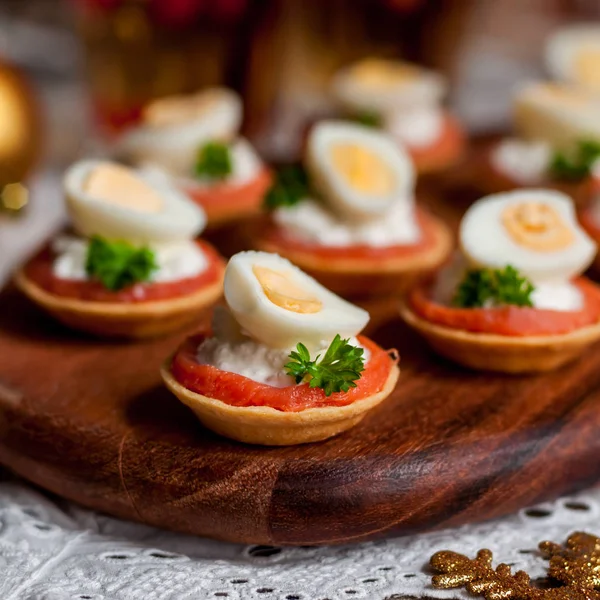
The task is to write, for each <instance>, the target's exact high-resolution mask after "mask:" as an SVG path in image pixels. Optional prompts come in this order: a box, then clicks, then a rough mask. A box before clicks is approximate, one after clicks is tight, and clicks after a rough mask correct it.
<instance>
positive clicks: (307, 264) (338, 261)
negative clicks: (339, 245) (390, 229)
mask: <svg viewBox="0 0 600 600" xmlns="http://www.w3.org/2000/svg"><path fill="white" fill-rule="evenodd" d="M428 219H429V220H430V225H431V227H432V231H433V237H434V243H433V245H432V246H431V247H429V248H427V249H426V250H424V251H423V252H419V253H415V254H410V255H402V256H397V257H392V258H389V259H385V260H380V259H373V258H369V257H366V258H364V259H357V258H331V257H327V256H319V255H318V254H314V253H311V252H308V251H303V250H298V249H295V248H289V247H287V246H286V245H285V244H281V243H278V242H277V241H275V240H272V239H269V238H267V237H261V236H260V234H258V235H257V236H256V238H255V246H256V248H257V249H258V250H264V251H265V252H276V253H277V254H280V255H281V256H284V257H285V258H287V259H289V260H290V261H292V262H293V263H294V264H295V265H297V266H298V267H300V268H301V269H302V270H303V271H304V272H306V273H307V274H308V275H311V276H312V277H314V278H315V279H316V280H317V281H319V282H320V283H321V284H323V285H324V286H325V287H326V288H328V289H330V290H331V291H332V292H334V293H336V294H339V295H341V296H346V297H360V296H370V297H375V296H388V295H394V294H400V293H402V292H404V291H406V290H407V289H409V288H410V287H412V285H413V284H414V283H415V282H416V281H417V280H419V279H422V278H424V277H427V276H428V275H431V274H432V273H433V272H434V271H436V270H437V269H438V268H439V267H440V266H441V265H442V264H443V263H444V262H445V261H446V260H447V259H448V257H449V256H450V253H451V251H452V248H453V244H454V240H453V237H452V233H451V232H450V229H449V228H448V227H447V226H446V225H445V224H444V223H443V222H442V221H441V220H440V219H438V218H437V217H434V216H433V215H428Z"/></svg>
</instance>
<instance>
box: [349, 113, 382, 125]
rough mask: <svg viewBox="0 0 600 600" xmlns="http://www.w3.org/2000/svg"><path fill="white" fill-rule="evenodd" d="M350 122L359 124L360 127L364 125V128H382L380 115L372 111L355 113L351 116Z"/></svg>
mask: <svg viewBox="0 0 600 600" xmlns="http://www.w3.org/2000/svg"><path fill="white" fill-rule="evenodd" d="M352 120H353V121H355V122H356V123H359V124H360V125H364V126H365V127H374V128H378V127H381V126H382V118H381V115H380V114H378V113H376V112H374V111H364V112H359V113H356V114H355V115H354V116H353V119H352Z"/></svg>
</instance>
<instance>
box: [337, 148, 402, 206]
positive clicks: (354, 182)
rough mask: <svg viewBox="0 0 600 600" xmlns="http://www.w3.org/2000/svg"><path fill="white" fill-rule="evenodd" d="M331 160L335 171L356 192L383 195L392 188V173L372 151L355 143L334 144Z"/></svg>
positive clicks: (388, 192)
mask: <svg viewBox="0 0 600 600" xmlns="http://www.w3.org/2000/svg"><path fill="white" fill-rule="evenodd" d="M331 160H332V162H333V167H334V169H335V170H336V172H337V173H339V174H341V175H342V177H343V178H344V179H345V180H346V183H347V184H348V185H349V186H350V187H351V188H352V189H354V190H356V191H357V192H361V193H363V194H372V195H375V196H385V195H388V194H390V193H391V192H392V191H393V189H394V183H395V181H394V173H393V172H392V170H391V169H390V168H389V166H388V165H387V164H386V163H385V162H384V161H383V160H382V159H381V158H380V157H379V156H377V154H375V153H374V152H371V151H369V150H367V149H366V148H363V147H362V146H359V145H357V144H334V145H333V146H332V147H331Z"/></svg>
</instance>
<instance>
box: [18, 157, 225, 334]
mask: <svg viewBox="0 0 600 600" xmlns="http://www.w3.org/2000/svg"><path fill="white" fill-rule="evenodd" d="M65 194H66V198H67V204H68V207H69V212H70V214H71V217H72V221H73V226H74V228H75V231H76V232H77V234H78V235H72V234H68V235H61V236H59V237H58V238H57V239H55V240H54V241H53V242H52V243H50V244H49V245H47V246H46V247H44V248H43V249H42V250H41V251H40V252H38V253H37V254H36V255H35V256H34V257H33V258H31V259H30V260H29V261H28V262H27V263H26V264H25V265H24V266H23V267H22V268H21V269H20V270H19V271H18V272H17V273H16V275H15V282H16V284H17V286H18V287H19V288H20V289H21V291H22V292H23V293H24V294H25V295H27V296H28V297H29V298H30V299H31V300H32V301H33V302H35V303H36V304H38V305H39V306H40V307H41V308H43V309H44V310H46V311H47V312H48V313H49V314H51V315H52V316H54V317H55V318H57V319H58V320H59V321H61V322H63V323H64V324H66V325H68V326H70V327H73V328H75V329H80V330H83V331H86V332H89V333H93V334H96V335H102V336H117V337H128V338H142V337H153V336H159V335H164V334H167V333H170V332H172V331H176V330H178V329H181V328H184V327H186V326H189V325H192V324H193V323H196V322H198V321H199V320H200V319H201V317H202V311H203V310H205V309H206V308H207V307H209V306H210V305H211V304H213V303H214V302H215V301H216V300H217V299H218V298H219V297H220V295H221V293H222V280H223V273H224V268H225V267H224V260H223V259H222V258H221V256H220V255H219V254H218V253H217V252H216V250H214V248H212V246H211V245H210V244H208V243H207V242H205V241H202V240H198V241H194V240H193V239H192V238H193V236H194V235H196V233H198V232H199V231H200V230H201V229H202V227H203V225H204V220H205V219H204V215H203V213H202V211H201V210H200V209H198V208H197V207H196V206H195V205H193V204H192V203H191V202H189V200H187V199H186V198H185V197H184V196H182V195H181V194H180V193H179V192H177V191H176V190H174V189H173V188H172V187H170V184H169V182H168V181H166V180H164V179H162V178H158V179H157V178H155V177H151V178H147V177H146V178H145V177H142V176H140V175H139V174H137V173H135V172H134V171H132V170H130V169H126V168H124V167H121V166H119V165H115V164H112V163H106V162H102V161H82V162H80V163H76V164H75V165H74V166H72V167H71V168H70V169H69V170H68V171H67V174H66V176H65Z"/></svg>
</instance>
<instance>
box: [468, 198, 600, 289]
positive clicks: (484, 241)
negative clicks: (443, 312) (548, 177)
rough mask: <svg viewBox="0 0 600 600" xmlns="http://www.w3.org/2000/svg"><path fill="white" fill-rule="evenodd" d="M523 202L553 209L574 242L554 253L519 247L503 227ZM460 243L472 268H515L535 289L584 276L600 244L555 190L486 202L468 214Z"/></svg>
mask: <svg viewBox="0 0 600 600" xmlns="http://www.w3.org/2000/svg"><path fill="white" fill-rule="evenodd" d="M523 202H542V203H544V204H547V205H549V206H550V207H552V208H553V209H554V210H555V211H556V212H557V213H558V214H559V215H560V216H561V217H562V219H563V220H564V222H565V223H566V224H567V225H568V227H569V229H570V230H571V232H572V233H573V236H574V240H573V242H572V243H571V244H570V245H569V246H567V247H566V248H562V249H559V250H555V251H550V252H542V251H536V250H532V249H528V248H526V247H524V246H522V245H520V244H518V243H517V242H515V241H514V240H513V238H512V237H511V236H510V234H509V232H508V231H507V230H506V229H505V227H504V225H503V224H502V213H503V211H504V210H505V209H506V208H507V207H509V206H512V205H514V204H521V203H523ZM459 238H460V246H461V249H462V251H463V253H464V255H465V257H466V258H467V260H468V261H469V263H470V264H471V265H473V266H477V267H490V268H496V269H498V268H503V267H505V266H507V265H511V266H513V267H514V268H515V269H517V270H518V271H519V272H521V273H522V274H523V275H524V276H526V277H528V278H529V279H531V280H532V281H533V282H534V283H540V282H553V281H556V282H561V281H566V280H569V279H571V278H572V277H574V276H576V275H578V274H580V273H582V272H583V271H585V269H586V268H587V267H588V266H589V265H590V263H591V262H592V260H593V258H594V255H595V254H596V244H595V243H594V242H593V241H592V240H591V238H590V237H589V236H588V235H587V234H586V233H585V231H584V230H583V229H582V228H581V227H580V226H579V224H578V222H577V217H576V213H575V209H574V206H573V202H572V201H571V199H570V198H569V197H568V196H566V195H565V194H562V193H560V192H556V191H553V190H544V189H528V190H515V191H512V192H507V193H503V194H492V195H490V196H486V197H484V198H481V199H480V200H478V201H477V202H475V203H474V204H472V205H471V207H470V208H469V209H468V210H467V212H466V213H465V215H464V217H463V219H462V221H461V224H460V231H459Z"/></svg>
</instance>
